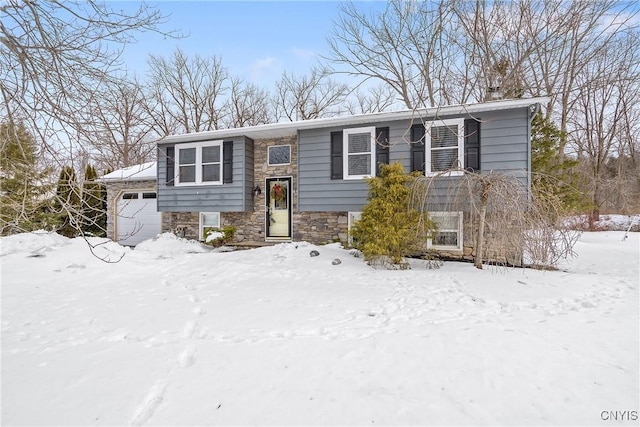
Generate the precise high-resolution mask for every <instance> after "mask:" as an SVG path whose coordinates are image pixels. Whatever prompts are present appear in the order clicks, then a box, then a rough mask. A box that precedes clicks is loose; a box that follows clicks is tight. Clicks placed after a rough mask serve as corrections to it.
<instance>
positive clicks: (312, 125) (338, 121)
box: [157, 96, 550, 144]
mask: <svg viewBox="0 0 640 427" xmlns="http://www.w3.org/2000/svg"><path fill="white" fill-rule="evenodd" d="M549 101H550V98H549V97H548V96H540V97H536V98H523V99H503V100H498V101H489V102H482V103H477V104H460V105H447V106H442V107H430V108H418V109H415V110H401V111H390V112H382V113H369V114H358V115H353V116H338V117H328V118H323V119H313V120H300V121H297V122H286V123H270V124H266V125H258V126H250V127H245V128H232V129H221V130H212V131H206V132H196V133H187V134H182V135H171V136H167V137H165V138H163V139H160V140H158V141H157V143H158V144H173V143H182V142H196V141H206V140H209V139H211V140H213V139H223V138H229V137H238V136H246V137H248V138H252V139H265V138H281V137H285V136H295V135H297V133H298V131H300V130H306V129H318V128H327V127H343V126H354V125H363V124H373V123H383V122H389V121H393V120H411V119H416V120H421V119H424V118H436V117H443V116H456V115H463V114H464V115H467V114H477V113H482V112H485V111H498V110H509V109H514V108H523V107H529V106H531V105H535V104H546V103H548V102H549Z"/></svg>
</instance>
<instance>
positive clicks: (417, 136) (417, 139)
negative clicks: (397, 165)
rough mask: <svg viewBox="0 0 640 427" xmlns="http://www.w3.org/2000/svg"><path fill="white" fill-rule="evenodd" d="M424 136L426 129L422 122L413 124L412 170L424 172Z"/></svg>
mask: <svg viewBox="0 0 640 427" xmlns="http://www.w3.org/2000/svg"><path fill="white" fill-rule="evenodd" d="M424 138H425V131H424V125H423V124H422V123H421V124H417V125H413V126H411V172H414V171H419V172H422V173H424V160H425V152H424Z"/></svg>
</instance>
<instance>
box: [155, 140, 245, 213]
mask: <svg viewBox="0 0 640 427" xmlns="http://www.w3.org/2000/svg"><path fill="white" fill-rule="evenodd" d="M231 140H233V182H231V183H227V184H222V185H194V186H167V185H166V170H167V161H166V160H167V159H166V156H165V155H164V153H166V148H167V147H170V146H171V145H169V144H162V145H159V153H158V211H160V212H245V211H248V210H252V209H253V203H252V199H251V189H252V188H253V141H252V140H250V139H248V138H245V137H243V136H242V137H235V138H225V141H231Z"/></svg>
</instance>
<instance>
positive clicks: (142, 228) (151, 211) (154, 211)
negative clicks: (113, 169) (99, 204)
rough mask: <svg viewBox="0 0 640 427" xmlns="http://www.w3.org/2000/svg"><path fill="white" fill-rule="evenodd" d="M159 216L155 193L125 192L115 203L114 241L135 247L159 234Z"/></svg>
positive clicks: (148, 191) (141, 191) (133, 190)
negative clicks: (115, 236)
mask: <svg viewBox="0 0 640 427" xmlns="http://www.w3.org/2000/svg"><path fill="white" fill-rule="evenodd" d="M161 223H162V221H161V216H160V212H158V207H157V203H156V192H155V190H154V191H150V190H135V189H132V190H125V191H124V192H122V193H121V195H120V197H119V198H118V200H117V202H116V223H115V224H114V227H115V231H116V235H117V238H116V241H117V242H118V243H120V244H121V245H128V246H135V245H137V244H138V243H140V242H142V241H143V240H147V239H151V238H153V237H155V236H157V235H158V234H160V226H161Z"/></svg>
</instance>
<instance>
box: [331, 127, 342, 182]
mask: <svg viewBox="0 0 640 427" xmlns="http://www.w3.org/2000/svg"><path fill="white" fill-rule="evenodd" d="M331 179H342V132H331Z"/></svg>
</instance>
